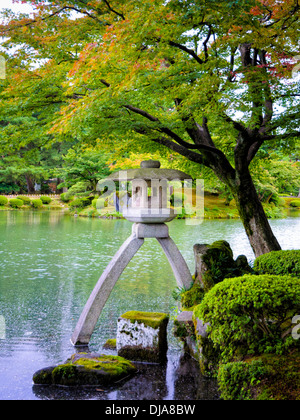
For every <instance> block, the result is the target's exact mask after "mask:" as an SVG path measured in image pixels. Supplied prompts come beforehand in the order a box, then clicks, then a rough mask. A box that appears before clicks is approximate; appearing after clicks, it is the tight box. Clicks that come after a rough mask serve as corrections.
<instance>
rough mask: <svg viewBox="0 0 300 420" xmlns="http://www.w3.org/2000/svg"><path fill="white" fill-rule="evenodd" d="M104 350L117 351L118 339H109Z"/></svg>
mask: <svg viewBox="0 0 300 420" xmlns="http://www.w3.org/2000/svg"><path fill="white" fill-rule="evenodd" d="M103 348H104V349H107V350H115V349H116V348H117V339H116V338H109V339H108V340H107V341H106V343H105V344H104V345H103Z"/></svg>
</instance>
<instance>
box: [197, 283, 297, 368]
mask: <svg viewBox="0 0 300 420" xmlns="http://www.w3.org/2000/svg"><path fill="white" fill-rule="evenodd" d="M298 314H300V279H299V278H295V277H291V276H274V275H245V276H243V277H236V278H232V279H225V280H224V281H223V282H221V283H218V284H217V285H215V286H214V287H213V288H212V289H211V290H210V291H209V292H208V293H206V295H205V297H204V299H203V301H202V302H201V304H200V305H198V306H197V307H196V308H195V310H194V317H196V318H199V319H201V320H202V321H203V322H204V323H209V327H208V332H209V338H210V340H211V341H212V343H213V347H214V348H215V349H216V351H217V352H218V357H219V361H221V362H223V363H227V362H231V361H232V360H234V359H235V358H237V359H239V358H240V357H244V356H246V355H249V354H251V355H255V354H262V353H274V354H284V353H285V352H286V351H288V350H289V349H290V348H291V347H293V348H294V347H298V346H299V345H300V340H298V341H297V340H294V339H293V337H292V334H291V325H292V319H293V317H294V316H296V315H298Z"/></svg>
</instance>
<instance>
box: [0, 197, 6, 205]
mask: <svg viewBox="0 0 300 420" xmlns="http://www.w3.org/2000/svg"><path fill="white" fill-rule="evenodd" d="M7 203H8V199H7V198H6V197H4V195H0V206H5V205H6V204H7Z"/></svg>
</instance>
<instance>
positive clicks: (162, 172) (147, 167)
mask: <svg viewBox="0 0 300 420" xmlns="http://www.w3.org/2000/svg"><path fill="white" fill-rule="evenodd" d="M125 174H126V179H127V181H132V180H133V179H144V180H146V181H150V180H151V179H167V180H168V181H173V180H175V179H176V180H177V179H178V180H180V181H183V180H185V179H192V177H191V176H190V175H188V174H186V173H185V172H182V171H179V170H177V169H162V168H160V162H159V161H158V160H146V161H143V162H142V163H141V167H140V168H136V169H127V170H122V171H118V172H114V173H112V174H110V175H109V176H108V177H107V179H111V180H112V181H119V180H120V179H124V177H125Z"/></svg>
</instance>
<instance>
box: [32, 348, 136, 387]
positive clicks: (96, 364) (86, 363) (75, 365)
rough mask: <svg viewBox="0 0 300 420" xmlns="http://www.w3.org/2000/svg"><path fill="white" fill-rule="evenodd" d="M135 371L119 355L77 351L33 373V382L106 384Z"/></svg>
mask: <svg viewBox="0 0 300 420" xmlns="http://www.w3.org/2000/svg"><path fill="white" fill-rule="evenodd" d="M135 372H136V367H135V366H134V365H133V364H132V363H131V362H130V361H128V360H126V359H124V358H123V357H119V356H110V355H95V354H94V355H93V354H92V355H91V354H88V353H79V354H75V355H73V356H72V357H71V358H70V359H68V360H67V361H66V363H64V364H61V365H58V366H56V367H54V368H46V369H42V370H40V371H38V372H36V373H35V375H34V376H33V381H34V383H35V384H45V383H47V384H55V385H66V386H74V385H100V384H101V385H108V384H111V383H114V382H116V381H118V380H120V379H122V378H124V377H125V376H128V375H130V374H133V373H135Z"/></svg>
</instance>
